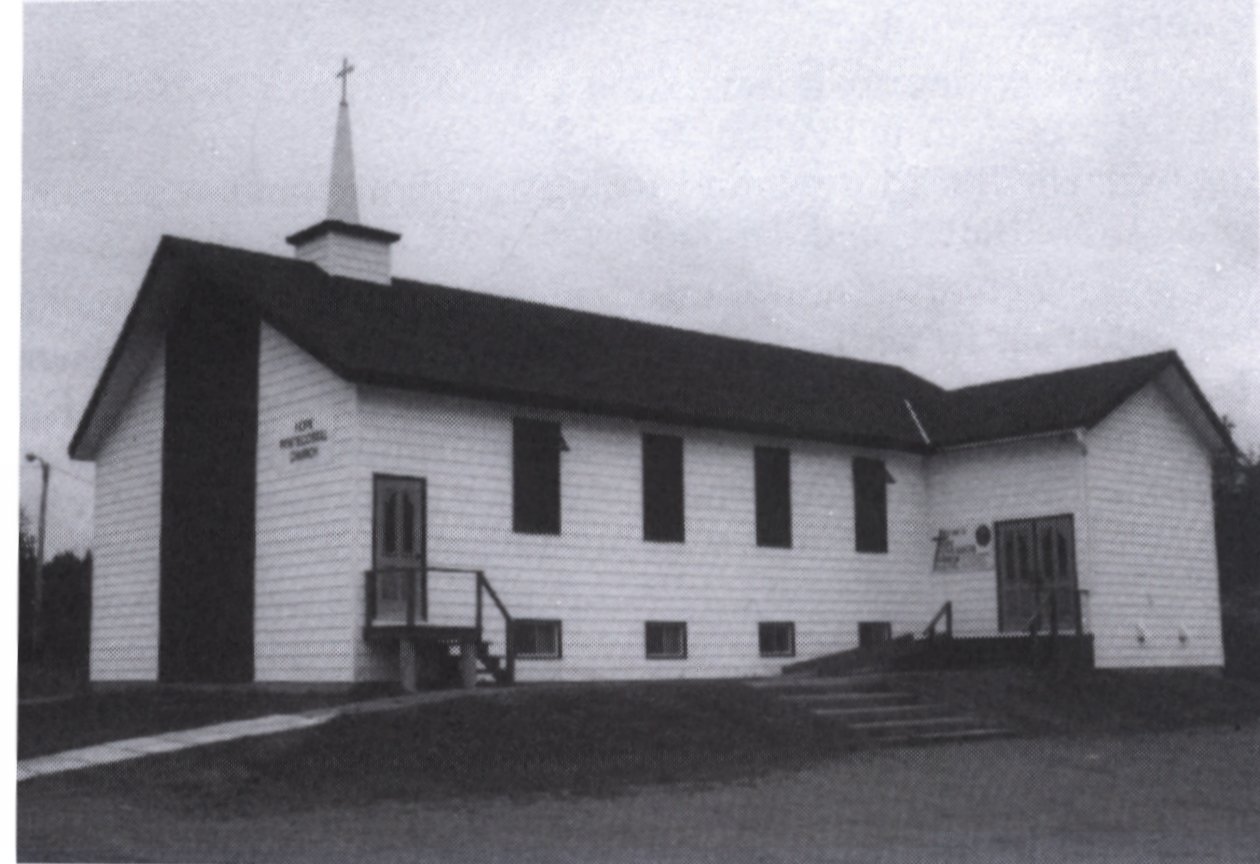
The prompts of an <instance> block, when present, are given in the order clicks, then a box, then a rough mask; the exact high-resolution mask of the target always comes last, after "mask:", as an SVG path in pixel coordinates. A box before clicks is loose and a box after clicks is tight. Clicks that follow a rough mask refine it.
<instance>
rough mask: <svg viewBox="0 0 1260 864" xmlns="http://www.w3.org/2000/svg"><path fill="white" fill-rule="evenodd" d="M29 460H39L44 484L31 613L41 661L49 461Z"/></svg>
mask: <svg viewBox="0 0 1260 864" xmlns="http://www.w3.org/2000/svg"><path fill="white" fill-rule="evenodd" d="M26 461H27V462H38V463H39V471H40V474H41V475H42V476H41V480H42V485H41V487H40V490H39V533H38V534H37V535H36V536H37V539H36V541H35V586H34V591H33V592H32V593H33V594H34V602H33V606H34V609H33V610H32V613H31V659H32V660H34V661H35V662H37V663H38V662H39V660H40V657H41V653H42V652H41V651H40V647H41V641H42V639H41V637H42V635H43V634H42V631H43V626H42V624H43V617H44V526H45V525H46V523H47V522H48V518H47V517H48V469H49V465H48V461H47V460H46V459H41V458H40V457H39V456H36V455H35V454H34V453H27V454H26Z"/></svg>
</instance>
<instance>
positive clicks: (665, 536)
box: [639, 432, 687, 543]
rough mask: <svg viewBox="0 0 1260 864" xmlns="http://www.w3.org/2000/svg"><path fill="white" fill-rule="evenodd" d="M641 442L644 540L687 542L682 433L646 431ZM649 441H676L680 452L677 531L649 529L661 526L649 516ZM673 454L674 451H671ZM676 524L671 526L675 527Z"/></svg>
mask: <svg viewBox="0 0 1260 864" xmlns="http://www.w3.org/2000/svg"><path fill="white" fill-rule="evenodd" d="M641 441H642V443H641V444H640V450H639V452H640V456H639V458H640V462H641V463H642V474H643V483H642V485H643V540H644V542H645V543H685V542H686V541H687V487H686V482H687V481H686V455H685V449H684V448H685V445H684V443H683V438H682V436H681V435H669V434H665V433H659V432H644V433H643V434H642V437H641ZM649 441H660V442H671V445H670V446H671V447H672V443H673V442H676V443H677V448H678V450H677V452H678V524H677V526H676V527H677V531H676V533H674V532H672V531H667V532H660V533H657V534H655V535H653V534H652V532H651V531H650V530H649V529H651V528H660V527H661V526H659V525H652V524H651V521H650V519H649V517H648V513H649V511H650V508H649V500H650V487H649V476H650V475H649V472H648V448H649V444H648V442H649ZM671 455H672V452H671ZM674 527H675V526H672V525H671V526H670V528H671V529H673V528H674Z"/></svg>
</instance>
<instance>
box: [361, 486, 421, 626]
mask: <svg viewBox="0 0 1260 864" xmlns="http://www.w3.org/2000/svg"><path fill="white" fill-rule="evenodd" d="M373 500H374V505H373V506H374V516H373V519H372V536H373V554H372V569H373V570H375V571H376V574H377V575H376V618H375V620H376V621H379V622H382V623H384V622H391V621H396V622H403V621H408V620H411V621H420V620H423V619H424V616H425V611H426V610H425V606H426V603H425V592H424V568H425V566H426V565H427V556H428V541H427V534H426V522H427V520H426V518H425V517H426V505H427V501H426V495H425V483H424V479H423V478H421V477H387V476H381V475H377V477H376V478H375V492H374V494H373ZM408 582H410V583H411V586H413V588H414V591H409V590H408V588H409V586H408ZM409 604H410V605H411V606H412V608H413V611H414V615H408V607H409Z"/></svg>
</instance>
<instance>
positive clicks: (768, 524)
mask: <svg viewBox="0 0 1260 864" xmlns="http://www.w3.org/2000/svg"><path fill="white" fill-rule="evenodd" d="M753 457H754V461H755V473H756V477H755V479H756V486H757V545H758V546H779V547H782V548H785V549H787V548H791V546H792V468H791V457H790V454H789V453H788V451H787V450H785V449H783V448H781V447H758V448H756V450H755V451H754V453H753Z"/></svg>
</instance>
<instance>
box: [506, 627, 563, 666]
mask: <svg viewBox="0 0 1260 864" xmlns="http://www.w3.org/2000/svg"><path fill="white" fill-rule="evenodd" d="M512 644H513V646H514V647H515V648H516V656H517V657H520V658H522V659H525V660H559V659H560V657H561V647H560V644H561V643H560V622H559V621H535V620H526V619H520V620H517V621H514V622H513V623H512Z"/></svg>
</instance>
